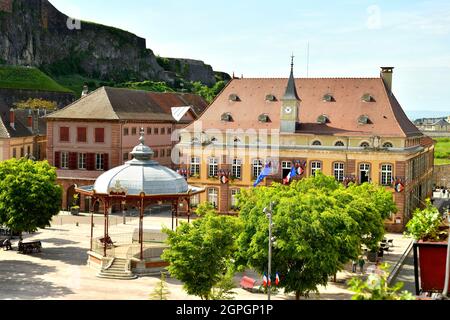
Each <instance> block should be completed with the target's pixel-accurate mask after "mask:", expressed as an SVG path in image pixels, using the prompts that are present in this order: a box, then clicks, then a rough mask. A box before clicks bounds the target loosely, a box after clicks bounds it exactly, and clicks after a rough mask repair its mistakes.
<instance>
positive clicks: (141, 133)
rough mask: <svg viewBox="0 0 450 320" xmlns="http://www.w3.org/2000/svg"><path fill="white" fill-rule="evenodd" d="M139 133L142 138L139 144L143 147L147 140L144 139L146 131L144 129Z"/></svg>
mask: <svg viewBox="0 0 450 320" xmlns="http://www.w3.org/2000/svg"><path fill="white" fill-rule="evenodd" d="M139 133H140V135H141V137H140V138H139V142H140V143H141V144H142V145H143V144H145V138H144V136H145V130H144V128H141V131H140V132H139Z"/></svg>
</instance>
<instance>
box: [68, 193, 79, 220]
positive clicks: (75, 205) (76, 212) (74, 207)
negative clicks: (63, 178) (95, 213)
mask: <svg viewBox="0 0 450 320" xmlns="http://www.w3.org/2000/svg"><path fill="white" fill-rule="evenodd" d="M79 197H80V196H79V195H78V194H76V195H74V196H73V202H72V203H73V205H72V206H71V207H70V213H71V214H72V215H73V216H78V215H79V214H80V206H79V205H78V199H79Z"/></svg>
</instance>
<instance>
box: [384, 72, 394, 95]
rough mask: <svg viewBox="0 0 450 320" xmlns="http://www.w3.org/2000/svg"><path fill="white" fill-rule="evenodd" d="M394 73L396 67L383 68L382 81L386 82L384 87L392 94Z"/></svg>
mask: <svg viewBox="0 0 450 320" xmlns="http://www.w3.org/2000/svg"><path fill="white" fill-rule="evenodd" d="M393 73H394V67H381V79H383V81H384V85H385V86H386V89H387V90H388V92H389V93H392V74H393Z"/></svg>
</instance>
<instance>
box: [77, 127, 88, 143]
mask: <svg viewBox="0 0 450 320" xmlns="http://www.w3.org/2000/svg"><path fill="white" fill-rule="evenodd" d="M77 137H78V138H77V141H78V142H87V134H86V128H77Z"/></svg>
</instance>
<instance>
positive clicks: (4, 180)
mask: <svg viewBox="0 0 450 320" xmlns="http://www.w3.org/2000/svg"><path fill="white" fill-rule="evenodd" d="M61 198H62V189H61V187H60V186H59V185H58V184H57V182H56V170H55V168H53V167H51V166H50V165H49V164H48V162H46V161H45V162H34V161H31V160H27V159H19V160H18V159H12V160H8V161H4V162H1V163H0V223H1V224H3V225H6V226H7V227H9V228H10V229H12V230H14V231H16V232H34V231H36V230H37V229H38V228H45V227H46V226H49V225H50V221H51V219H52V217H53V216H55V215H57V214H58V213H59V210H60V207H61Z"/></svg>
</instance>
